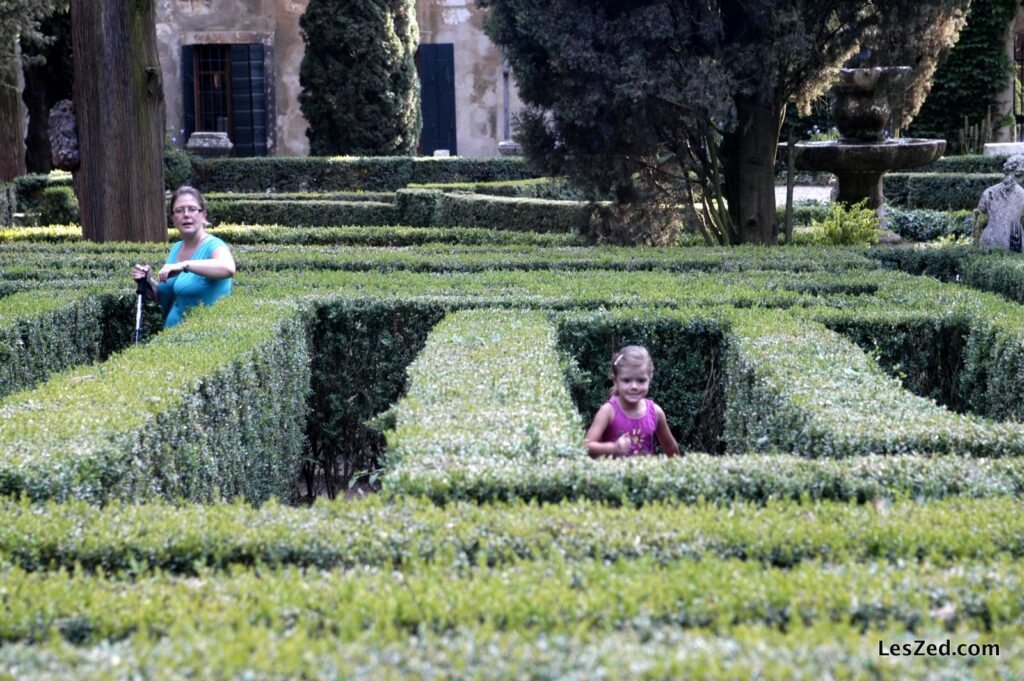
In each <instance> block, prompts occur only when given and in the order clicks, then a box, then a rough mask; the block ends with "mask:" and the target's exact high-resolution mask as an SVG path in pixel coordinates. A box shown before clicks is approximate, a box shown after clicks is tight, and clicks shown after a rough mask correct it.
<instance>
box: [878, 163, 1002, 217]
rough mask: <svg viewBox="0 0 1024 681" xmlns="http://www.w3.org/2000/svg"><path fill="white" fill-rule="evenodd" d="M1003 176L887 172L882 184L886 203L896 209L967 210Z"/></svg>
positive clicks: (975, 205) (975, 204) (974, 205)
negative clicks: (887, 201)
mask: <svg viewBox="0 0 1024 681" xmlns="http://www.w3.org/2000/svg"><path fill="white" fill-rule="evenodd" d="M1002 179H1003V174H1002V173H999V174H959V173H945V172H944V173H889V174H887V175H886V176H885V177H884V178H883V180H882V182H883V186H884V191H885V196H886V198H887V199H888V200H889V203H890V204H891V205H893V206H898V207H900V208H911V209H929V210H946V211H955V210H971V209H973V208H975V207H977V205H978V200H979V199H980V198H981V194H982V192H984V191H985V190H986V189H988V188H989V187H991V186H992V185H994V184H998V183H999V182H1000V181H1001V180H1002Z"/></svg>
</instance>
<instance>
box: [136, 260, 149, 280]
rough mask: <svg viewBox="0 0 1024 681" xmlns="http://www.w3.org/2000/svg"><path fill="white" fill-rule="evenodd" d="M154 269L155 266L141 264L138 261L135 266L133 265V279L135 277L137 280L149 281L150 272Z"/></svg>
mask: <svg viewBox="0 0 1024 681" xmlns="http://www.w3.org/2000/svg"><path fill="white" fill-rule="evenodd" d="M152 271H153V268H151V267H150V266H149V265H140V264H138V263H135V266H134V267H132V279H134V280H135V281H146V282H148V281H149V273H150V272H152Z"/></svg>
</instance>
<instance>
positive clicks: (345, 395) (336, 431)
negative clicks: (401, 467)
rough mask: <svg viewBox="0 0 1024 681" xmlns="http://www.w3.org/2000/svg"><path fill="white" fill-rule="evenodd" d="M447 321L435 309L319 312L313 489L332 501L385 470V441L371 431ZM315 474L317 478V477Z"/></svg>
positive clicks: (358, 306)
mask: <svg viewBox="0 0 1024 681" xmlns="http://www.w3.org/2000/svg"><path fill="white" fill-rule="evenodd" d="M443 315H444V311H443V309H441V308H439V307H437V306H434V305H429V304H427V305H422V304H420V305H417V304H411V303H410V304H402V303H397V302H390V303H388V302H376V303H367V302H359V301H356V302H352V301H332V302H330V303H329V304H325V305H320V306H319V307H318V308H317V310H316V320H315V322H314V326H313V329H312V334H313V335H312V338H314V339H315V342H311V345H312V348H313V358H312V375H311V393H310V405H309V406H310V420H309V425H308V428H307V431H306V433H307V437H308V440H309V457H308V461H309V462H310V463H309V464H307V468H306V470H305V474H306V480H307V484H308V485H310V486H315V485H316V475H318V476H319V477H320V478H321V479H322V481H323V486H324V488H325V489H324V491H325V492H326V493H327V494H328V495H329V496H331V497H333V496H335V495H336V494H338V493H339V492H340V491H342V490H344V489H345V488H346V487H347V485H348V484H349V483H350V482H351V481H352V480H353V479H354V477H355V476H356V475H357V474H359V473H365V472H368V471H375V470H377V469H379V468H380V465H381V461H380V459H381V455H382V453H383V451H384V438H383V437H382V436H381V435H380V433H377V432H374V431H373V430H371V429H369V428H368V427H367V426H366V421H367V420H369V419H370V418H371V417H373V416H375V415H377V414H379V413H380V412H383V411H386V410H387V409H388V407H389V406H390V405H392V404H393V403H394V402H395V401H396V400H397V399H398V398H399V396H400V395H401V394H402V393H403V391H404V389H405V369H406V367H407V366H408V365H409V363H410V362H412V361H413V358H415V357H416V355H417V353H418V352H419V351H420V350H421V349H422V347H423V344H424V342H425V340H426V337H427V333H428V332H429V331H430V329H431V328H432V327H433V326H434V325H435V324H436V323H437V322H438V320H440V319H441V317H442V316H443ZM314 474H316V475H314Z"/></svg>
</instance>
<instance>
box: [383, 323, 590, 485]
mask: <svg viewBox="0 0 1024 681" xmlns="http://www.w3.org/2000/svg"><path fill="white" fill-rule="evenodd" d="M408 375H409V385H408V392H407V393H406V394H405V396H404V397H403V398H402V399H401V400H400V401H399V402H398V403H397V404H396V405H395V406H394V407H393V408H392V409H391V411H390V414H389V418H390V419H393V423H394V428H393V430H389V432H388V433H387V434H386V436H387V441H388V469H389V472H388V475H392V474H394V473H393V471H396V470H403V469H406V468H416V467H422V466H426V467H430V468H439V469H440V470H448V471H449V472H451V473H452V474H455V473H456V471H455V470H454V468H456V467H461V466H472V465H473V462H474V461H477V460H487V461H504V462H506V463H507V464H508V465H515V463H517V462H518V463H520V464H522V463H525V462H526V461H529V462H532V463H533V465H540V466H542V465H544V464H545V462H546V461H548V460H550V459H553V458H555V459H557V458H559V457H579V456H580V455H581V454H582V453H583V451H584V450H583V439H582V437H583V433H582V427H583V426H582V423H581V422H580V418H579V414H578V412H576V410H575V409H574V408H573V406H572V401H571V399H570V398H569V394H568V391H567V390H566V387H565V382H564V380H563V367H562V366H561V365H560V364H559V361H558V357H557V354H556V352H555V330H554V327H552V326H551V324H550V323H549V322H548V321H547V320H546V319H545V317H544V316H543V315H542V314H539V313H536V312H518V311H513V310H495V311H489V310H477V311H464V312H459V313H456V314H453V315H450V316H448V317H446V318H445V319H444V321H443V322H442V323H440V324H439V325H438V326H437V327H435V328H434V330H433V331H432V332H431V334H430V336H429V337H428V338H427V344H426V347H424V349H423V350H422V352H420V353H419V355H418V356H417V357H416V360H415V361H414V362H413V363H412V364H411V365H410V366H409V368H408ZM455 462H461V463H459V464H457V465H453V464H455Z"/></svg>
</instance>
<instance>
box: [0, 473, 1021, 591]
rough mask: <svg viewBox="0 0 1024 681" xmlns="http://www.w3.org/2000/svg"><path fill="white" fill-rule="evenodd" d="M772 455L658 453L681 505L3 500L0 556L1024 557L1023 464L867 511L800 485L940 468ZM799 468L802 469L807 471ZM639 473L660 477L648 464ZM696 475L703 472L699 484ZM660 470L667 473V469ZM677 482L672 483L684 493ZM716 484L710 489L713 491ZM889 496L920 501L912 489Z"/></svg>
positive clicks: (193, 561) (362, 562)
mask: <svg viewBox="0 0 1024 681" xmlns="http://www.w3.org/2000/svg"><path fill="white" fill-rule="evenodd" d="M777 460H778V462H779V466H780V467H781V468H782V469H783V470H784V471H785V472H786V473H789V474H793V475H795V476H796V478H798V479H801V480H800V481H799V482H794V483H793V484H792V485H791V488H790V490H789V491H787V492H785V493H783V492H782V488H781V487H777V486H775V485H779V484H780V482H781V480H782V476H781V475H773V474H772V473H771V467H772V457H767V456H756V455H755V456H749V457H744V458H739V457H718V458H713V457H708V456H695V457H692V458H689V459H679V460H675V461H672V462H660V463H661V465H662V467H663V468H664V467H666V466H667V467H668V468H671V469H673V470H674V472H677V473H679V474H680V475H681V476H682V477H683V479H684V480H686V481H688V482H696V484H698V486H699V490H700V493H697V490H693V491H691V492H688V493H685V496H681V497H680V500H682V501H688V502H690V503H688V504H679V503H669V504H646V505H637V506H633V505H629V506H625V507H617V506H610V505H607V504H604V503H601V502H590V501H575V502H566V503H564V504H557V505H545V506H541V505H538V504H530V503H526V502H521V501H517V502H512V503H508V504H505V503H499V504H495V505H493V506H488V505H483V506H481V505H478V504H476V503H473V502H452V503H450V504H448V505H447V506H443V507H442V506H438V505H435V504H433V503H431V502H429V501H426V500H422V499H416V498H408V499H384V498H381V497H374V498H371V499H367V500H365V501H362V502H360V503H357V504H353V503H351V502H350V501H344V500H337V501H323V502H321V503H318V504H316V505H314V506H312V507H310V508H290V507H287V506H282V505H280V504H278V503H275V502H270V503H267V504H264V505H263V506H261V507H253V506H251V505H249V504H212V505H197V504H188V505H180V506H172V505H170V504H167V503H161V502H153V503H148V504H112V505H110V506H108V507H97V506H94V505H88V504H85V503H82V502H77V501H71V502H68V503H65V504H35V505H33V504H29V503H27V502H26V501H25V500H21V501H15V500H10V499H5V500H0V520H2V522H0V555H3V556H4V557H5V559H6V560H7V562H8V564H9V566H18V567H20V568H22V569H24V570H28V571H42V572H51V573H52V572H57V571H58V570H60V569H62V568H63V569H68V570H71V569H74V568H76V566H80V567H81V568H82V569H84V570H86V571H88V572H91V573H97V572H101V571H102V572H104V573H107V574H115V573H129V572H130V573H133V574H134V575H135V576H136V577H142V576H143V575H146V574H151V573H154V572H156V571H160V572H163V573H172V574H181V575H197V574H202V573H204V572H206V573H207V574H209V572H208V571H211V570H217V571H230V570H231V569H232V567H233V566H247V565H255V564H258V565H262V566H266V567H268V568H281V567H285V566H297V567H306V568H317V569H321V570H326V569H345V570H354V569H359V568H364V569H365V568H379V569H386V570H401V569H403V568H406V567H407V566H409V565H410V564H412V565H429V564H437V565H442V566H443V565H446V564H448V563H449V562H450V561H451V562H456V563H457V562H458V561H459V560H468V561H472V562H474V563H475V562H476V561H478V560H479V561H481V562H485V563H486V565H489V566H491V567H508V566H513V565H515V564H516V563H520V562H524V561H551V560H553V559H559V560H564V561H566V562H568V563H578V564H586V563H588V562H590V561H591V560H592V559H593V557H594V556H601V558H602V559H603V560H604V561H607V562H609V563H611V562H615V561H619V560H622V561H626V560H633V559H636V558H637V557H640V556H651V557H654V558H656V559H657V560H660V561H666V562H668V561H678V560H687V559H703V558H714V559H729V558H734V557H736V556H744V557H745V558H746V559H747V560H750V561H754V562H761V563H763V564H764V565H766V566H773V567H780V568H786V567H793V566H795V565H798V564H801V563H809V562H813V561H828V562H832V563H836V562H852V561H869V560H871V561H880V562H882V563H884V562H886V561H887V562H889V563H900V562H904V561H914V562H917V561H921V562H932V563H936V564H946V563H949V562H956V561H962V560H968V559H978V558H983V557H996V556H1000V555H1006V556H1008V557H1013V558H1017V559H1020V558H1022V557H1024V542H1022V540H1021V536H1022V534H1024V515H1022V514H1021V513H1020V512H1019V507H1018V502H1017V501H1016V500H1015V499H1013V498H1012V497H1006V496H998V494H999V492H1000V490H1003V491H1008V490H1012V489H1014V487H1015V486H1016V485H1015V483H1013V482H1012V479H1013V476H1014V475H1019V474H1020V472H1021V464H1020V462H1015V461H1011V460H1005V461H999V462H986V463H985V464H984V466H983V467H982V468H980V469H968V468H966V467H965V466H964V465H963V461H962V460H961V461H960V462H959V463H958V462H957V461H956V459H955V457H946V458H939V459H936V460H935V462H934V468H935V469H938V470H939V471H942V472H943V474H944V475H945V476H946V477H948V478H949V479H950V481H951V482H952V483H953V485H956V484H958V483H957V482H956V481H958V480H959V481H961V482H960V483H959V484H962V485H963V487H962V488H961V491H962V492H964V493H966V494H968V495H981V494H986V495H995V496H990V497H989V498H968V497H967V496H959V497H946V498H945V499H941V500H933V501H928V502H926V503H925V502H923V500H921V499H920V498H917V499H914V500H908V499H894V500H891V501H890V502H889V503H888V504H886V505H884V506H882V508H884V509H885V510H886V511H887V512H883V513H879V512H877V510H876V508H877V506H878V503H877V502H879V501H881V499H875V498H872V497H870V496H868V497H866V498H867V499H869V500H871V501H874V502H876V503H875V504H853V503H849V502H847V501H845V500H843V501H838V502H832V501H821V500H819V499H812V498H811V490H812V489H814V486H813V485H811V484H807V483H810V482H811V481H812V480H814V479H815V478H817V480H818V489H819V490H822V491H825V490H831V491H832V492H831V493H839V492H840V490H842V489H843V487H844V486H845V485H849V487H848V488H847V489H846V492H847V493H850V492H853V491H854V490H855V489H856V488H857V484H856V481H855V480H854V475H855V474H858V473H859V472H863V473H864V476H863V478H862V483H861V484H860V492H861V493H868V490H870V489H871V487H872V486H877V485H879V484H880V483H881V482H882V481H883V480H885V479H889V480H890V481H891V482H892V483H894V486H893V487H890V488H889V491H890V492H891V491H895V490H896V489H897V488H898V487H900V486H901V485H902V484H903V483H906V482H910V481H911V472H912V471H916V472H917V473H918V474H919V475H920V479H919V480H920V482H919V483H918V486H917V487H918V489H919V490H920V491H922V492H924V493H928V492H926V490H934V489H937V488H936V487H932V485H935V484H936V483H939V480H940V479H939V475H938V474H937V472H936V471H935V470H931V471H929V470H928V467H927V462H926V461H924V460H923V459H917V460H914V461H912V462H908V461H904V462H898V461H896V460H891V459H890V460H886V461H880V462H879V466H880V467H881V468H882V469H888V470H886V471H885V472H884V473H879V472H871V471H870V467H869V465H868V464H869V462H868V461H867V460H864V459H862V460H859V461H856V462H847V464H846V467H845V474H843V475H839V474H838V473H839V471H838V469H831V470H830V469H829V468H828V467H825V466H821V465H819V464H818V462H812V461H807V460H801V459H796V458H794V457H787V456H782V457H778V458H777ZM620 463H622V462H620ZM619 468H620V469H623V471H625V469H626V468H628V466H619ZM805 468H806V469H808V470H809V471H813V472H811V474H810V475H807V472H805V471H804V470H803V469H805ZM648 469H649V471H650V473H651V475H652V476H658V474H657V473H656V472H655V471H656V469H655V468H654V467H648ZM896 471H901V473H899V474H896ZM602 473H603V472H602ZM699 474H701V475H704V476H705V477H706V479H707V482H700V481H699V480H698V478H699ZM957 474H960V475H959V476H958V475H957ZM729 476H731V477H733V478H740V477H741V476H742V477H745V478H748V479H751V484H749V485H747V487H746V489H745V493H752V492H755V491H756V485H755V484H753V479H757V480H760V481H762V482H763V483H765V487H764V488H763V496H762V497H761V498H754V499H753V500H752V501H745V500H743V497H742V493H744V492H743V487H742V483H739V484H736V485H734V486H733V489H734V491H736V492H739V493H741V495H740V496H737V497H731V496H717V495H715V494H714V491H715V490H716V485H723V482H724V481H725V480H726V478H727V477H729ZM805 476H806V479H802V478H804V477H805ZM833 476H835V477H833ZM658 479H659V482H660V483H661V484H668V478H667V475H666V476H664V478H661V477H658ZM769 481H770V482H769ZM925 481H928V483H927V484H926V483H925ZM1019 482H1020V480H1019V479H1018V481H1017V483H1016V484H1019ZM801 486H806V488H807V492H805V493H804V495H803V498H800V496H799V494H797V495H793V492H795V491H796V490H797V489H799V488H800V487H801ZM941 486H942V485H941V483H940V484H939V485H938V487H941ZM636 489H637V490H638V491H640V490H643V487H639V486H638V487H637V488H636ZM685 489H686V487H685V486H684V485H683V484H682V481H681V482H680V484H679V491H680V493H681V494H684V490H685ZM727 489H728V488H727V487H725V486H720V487H717V491H719V492H725V491H726V490H727ZM949 489H953V486H950V488H949ZM949 489H947V490H946V491H947V492H948V491H949ZM773 492H774V494H773ZM901 492H906V493H909V496H916V495H914V494H913V492H914V489H913V488H908V489H906V490H901ZM701 494H703V495H705V496H704V501H703V502H701V501H700V500H699V498H698V497H699V496H700V495H701ZM853 498H856V497H853ZM724 507H728V509H729V511H728V512H724ZM382 536H383V537H386V541H384V540H382Z"/></svg>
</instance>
